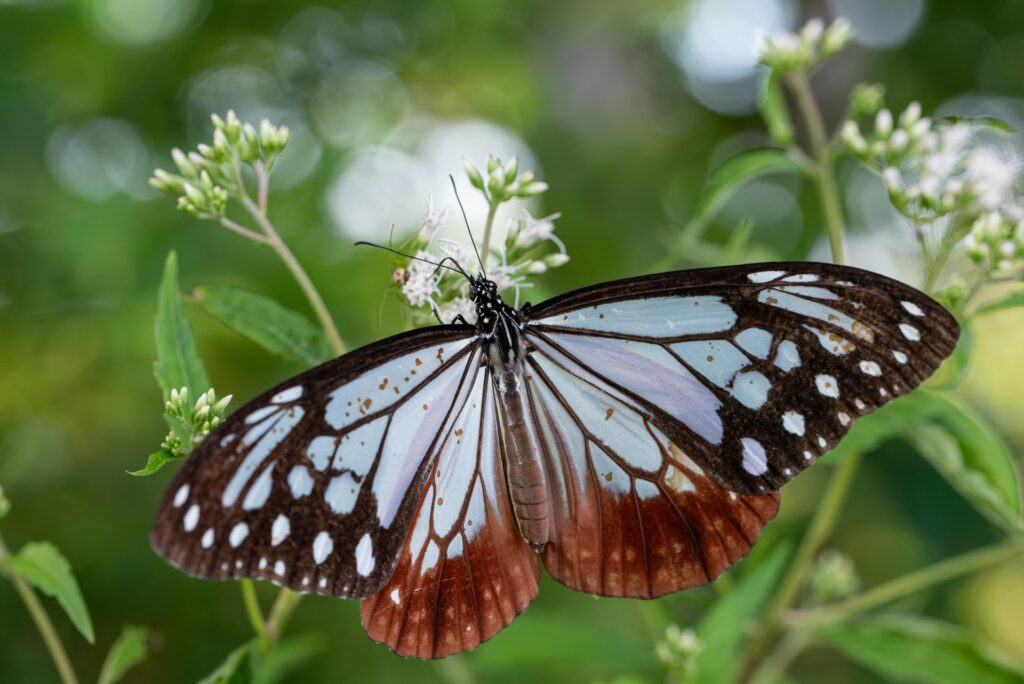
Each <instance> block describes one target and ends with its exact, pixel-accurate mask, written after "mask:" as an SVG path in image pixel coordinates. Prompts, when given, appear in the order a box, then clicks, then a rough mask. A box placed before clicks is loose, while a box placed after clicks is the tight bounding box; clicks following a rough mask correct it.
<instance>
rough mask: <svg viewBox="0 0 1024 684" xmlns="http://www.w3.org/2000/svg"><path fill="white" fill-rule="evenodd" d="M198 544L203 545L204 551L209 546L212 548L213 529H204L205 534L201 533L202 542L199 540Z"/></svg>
mask: <svg viewBox="0 0 1024 684" xmlns="http://www.w3.org/2000/svg"><path fill="white" fill-rule="evenodd" d="M200 543H201V544H202V545H203V548H204V549H208V548H210V547H211V546H213V528H212V527H208V528H206V532H203V538H202V540H200Z"/></svg>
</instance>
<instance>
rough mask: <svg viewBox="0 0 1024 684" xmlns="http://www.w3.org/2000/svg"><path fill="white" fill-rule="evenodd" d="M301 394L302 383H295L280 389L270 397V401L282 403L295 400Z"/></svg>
mask: <svg viewBox="0 0 1024 684" xmlns="http://www.w3.org/2000/svg"><path fill="white" fill-rule="evenodd" d="M301 396H302V385H295V387H289V388H288V389H286V390H281V391H280V392H278V393H277V394H275V395H274V396H272V397H271V398H270V401H272V402H274V403H275V404H284V403H286V402H289V401H295V400H296V399H298V398H299V397H301Z"/></svg>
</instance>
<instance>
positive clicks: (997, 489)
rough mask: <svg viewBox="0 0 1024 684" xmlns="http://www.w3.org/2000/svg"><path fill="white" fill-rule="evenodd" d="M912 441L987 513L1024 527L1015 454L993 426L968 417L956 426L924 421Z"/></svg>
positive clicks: (1006, 526)
mask: <svg viewBox="0 0 1024 684" xmlns="http://www.w3.org/2000/svg"><path fill="white" fill-rule="evenodd" d="M906 439H907V441H909V442H910V443H911V444H913V445H914V448H915V449H916V450H917V452H918V453H920V454H921V455H922V456H924V457H925V458H926V459H927V460H928V462H929V463H931V464H932V465H933V466H934V467H935V469H936V470H938V471H939V472H940V473H941V474H942V475H943V477H945V478H946V480H947V481H949V483H950V484H952V485H953V487H954V488H955V489H956V490H957V491H958V492H960V494H961V495H962V496H963V497H964V498H965V499H967V500H968V501H969V502H970V503H971V504H972V505H973V506H974V507H975V508H976V509H977V510H978V511H980V512H981V513H982V514H983V515H984V516H985V517H987V518H988V519H989V520H991V521H992V522H994V523H995V524H996V525H999V526H1000V527H1002V528H1003V529H1006V530H1009V531H1020V530H1021V529H1022V526H1021V517H1020V499H1019V492H1018V490H1017V486H1016V481H1015V480H1014V481H1012V482H1011V480H1010V478H1015V477H1016V476H1017V473H1016V468H1015V465H1014V461H1013V455H1012V454H1011V453H1010V451H1009V449H1008V448H1007V447H1006V445H1005V444H1004V443H1003V442H1002V440H1001V439H999V438H998V437H997V436H996V435H995V434H994V433H992V432H991V431H990V430H989V429H988V428H987V427H984V426H982V425H979V424H977V423H976V422H973V421H972V419H971V417H970V416H963V417H962V418H958V419H957V422H956V423H955V424H950V423H948V422H945V423H925V424H923V425H918V426H917V427H915V428H914V430H912V431H909V432H908V433H907V434H906Z"/></svg>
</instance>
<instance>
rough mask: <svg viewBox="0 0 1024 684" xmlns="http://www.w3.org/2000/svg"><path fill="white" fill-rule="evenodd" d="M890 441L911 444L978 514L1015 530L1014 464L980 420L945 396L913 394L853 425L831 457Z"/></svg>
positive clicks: (1017, 500) (1017, 492)
mask: <svg viewBox="0 0 1024 684" xmlns="http://www.w3.org/2000/svg"><path fill="white" fill-rule="evenodd" d="M896 437H902V438H904V439H906V440H907V441H909V442H910V443H911V444H913V445H914V446H915V448H916V449H917V450H918V451H919V453H921V455H922V456H924V457H925V458H926V459H928V461H929V462H930V463H931V464H932V465H933V466H935V468H936V469H937V470H938V471H939V472H940V473H941V474H942V475H943V476H944V477H945V478H946V480H948V481H949V483H950V484H951V485H952V486H953V487H954V488H956V489H957V491H959V492H960V493H961V494H962V495H963V496H964V498H965V499H967V500H968V501H969V502H970V503H971V504H973V505H974V507H975V508H977V509H978V510H979V511H980V512H981V513H982V514H984V515H986V516H988V517H989V518H990V519H992V520H993V521H994V522H996V523H997V524H999V525H1001V526H1002V527H1004V528H1007V529H1011V530H1016V529H1020V526H1021V499H1020V488H1019V485H1018V482H1019V476H1018V473H1017V465H1016V462H1015V459H1014V457H1013V454H1012V453H1011V452H1010V450H1009V448H1008V447H1007V446H1006V443H1005V442H1004V441H1003V440H1002V439H1001V438H1000V437H999V436H998V434H997V433H996V432H995V430H993V429H992V427H991V426H989V425H988V424H987V423H986V422H985V421H984V419H982V418H981V416H979V415H977V414H976V413H975V412H974V411H972V410H971V409H969V408H968V407H966V406H964V405H963V404H962V403H960V402H958V401H955V400H954V399H952V398H950V397H949V396H947V395H943V394H938V393H935V392H928V391H926V390H917V391H916V392H913V393H912V394H909V395H907V396H905V397H901V398H900V399H899V400H898V401H894V402H893V403H891V404H888V405H886V406H884V407H882V408H881V409H880V410H878V411H876V412H875V413H873V414H871V415H869V416H865V417H864V418H862V419H861V420H859V421H858V422H857V424H856V425H854V427H853V429H852V430H850V433H849V434H848V435H847V436H846V437H845V438H844V439H843V441H842V442H841V443H840V444H839V446H838V447H837V448H836V449H834V450H833V452H832V453H833V454H834V455H835V456H838V457H842V456H843V455H844V454H847V453H852V452H855V451H860V452H867V451H870V450H871V449H873V448H875V447H876V446H878V445H879V444H881V443H882V442H884V441H886V440H889V439H892V438H896ZM933 440H934V441H933Z"/></svg>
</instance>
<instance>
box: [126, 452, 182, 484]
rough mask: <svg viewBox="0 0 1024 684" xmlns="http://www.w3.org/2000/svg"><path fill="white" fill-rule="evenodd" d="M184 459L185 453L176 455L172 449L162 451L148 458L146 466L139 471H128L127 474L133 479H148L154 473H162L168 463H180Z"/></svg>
mask: <svg viewBox="0 0 1024 684" xmlns="http://www.w3.org/2000/svg"><path fill="white" fill-rule="evenodd" d="M183 458H185V454H183V453H175V452H173V451H171V450H170V449H161V450H160V451H154V452H153V453H151V454H150V455H149V456H148V457H147V458H146V465H144V466H142V467H141V468H139V469H138V470H128V471H126V472H127V473H128V474H129V475H131V476H132V477H147V476H149V475H152V474H153V473H158V472H160V469H161V468H163V467H164V466H165V465H167V464H168V463H173V462H174V461H180V460H181V459H183Z"/></svg>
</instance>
